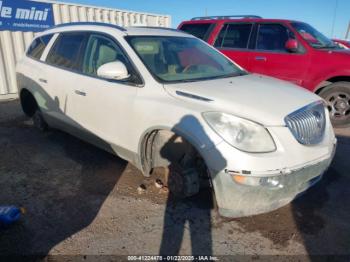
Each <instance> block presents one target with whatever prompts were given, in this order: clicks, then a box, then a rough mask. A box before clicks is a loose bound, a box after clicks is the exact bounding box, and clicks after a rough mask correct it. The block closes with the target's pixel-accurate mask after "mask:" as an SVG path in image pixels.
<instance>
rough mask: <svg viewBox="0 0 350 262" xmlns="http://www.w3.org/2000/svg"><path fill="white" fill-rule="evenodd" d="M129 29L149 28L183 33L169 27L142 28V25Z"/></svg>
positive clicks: (150, 27)
mask: <svg viewBox="0 0 350 262" xmlns="http://www.w3.org/2000/svg"><path fill="white" fill-rule="evenodd" d="M128 27H129V28H149V29H160V30H167V31H172V32H180V33H184V32H183V31H181V30H179V29H176V28H170V27H162V26H143V25H137V26H128Z"/></svg>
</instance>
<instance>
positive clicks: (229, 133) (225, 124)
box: [203, 112, 276, 153]
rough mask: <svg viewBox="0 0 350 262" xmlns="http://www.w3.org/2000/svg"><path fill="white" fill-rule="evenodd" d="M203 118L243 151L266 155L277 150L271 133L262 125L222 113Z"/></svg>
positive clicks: (208, 113)
mask: <svg viewBox="0 0 350 262" xmlns="http://www.w3.org/2000/svg"><path fill="white" fill-rule="evenodd" d="M203 117H204V119H205V120H206V121H207V123H208V124H209V126H210V127H211V128H212V129H213V130H214V131H215V132H216V133H218V135H219V136H221V137H222V138H223V139H224V140H225V141H226V142H227V143H229V144H230V145H232V146H233V147H235V148H237V149H239V150H241V151H245V152H251V153H265V152H272V151H275V150H276V145H275V143H274V141H273V139H272V137H271V135H270V133H269V132H268V131H267V130H266V128H265V127H263V126H262V125H259V124H257V123H254V122H252V121H249V120H246V119H243V118H239V117H236V116H233V115H230V114H226V113H220V112H206V113H203Z"/></svg>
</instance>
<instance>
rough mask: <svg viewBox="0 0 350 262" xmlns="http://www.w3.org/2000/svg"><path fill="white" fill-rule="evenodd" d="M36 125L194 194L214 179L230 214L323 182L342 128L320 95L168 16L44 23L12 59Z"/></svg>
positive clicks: (180, 192)
mask: <svg viewBox="0 0 350 262" xmlns="http://www.w3.org/2000/svg"><path fill="white" fill-rule="evenodd" d="M17 81H18V85H19V88H20V100H21V104H22V107H23V111H24V112H25V114H26V115H28V116H30V117H33V118H34V123H35V125H36V126H38V127H39V128H41V129H45V128H47V127H48V126H50V127H53V128H58V129H61V130H64V131H66V132H69V133H71V134H73V135H75V136H78V137H79V138H82V139H85V140H87V141H88V142H90V143H93V144H95V145H97V146H99V147H102V148H104V149H105V150H108V151H110V152H113V153H115V154H117V155H118V156H120V157H121V158H124V159H126V160H128V161H130V162H131V163H133V164H134V165H135V166H137V167H138V168H139V169H140V170H141V171H142V172H143V174H144V175H145V176H150V175H152V172H154V170H163V171H164V172H165V173H167V174H168V186H169V189H170V191H171V194H173V195H175V196H180V197H187V196H191V195H194V194H196V193H197V192H198V191H199V188H200V185H201V184H202V183H201V181H202V180H205V179H207V180H209V181H211V185H212V186H213V189H214V192H215V196H216V201H217V205H218V207H219V212H220V214H221V215H223V216H227V217H240V216H247V215H253V214H258V213H263V212H267V211H271V210H274V209H276V208H278V207H281V206H283V205H285V204H287V203H289V202H290V201H291V200H293V199H294V198H295V197H296V196H297V195H298V194H299V193H301V192H302V191H305V190H306V189H307V188H309V187H310V186H311V185H313V184H314V183H315V182H317V181H318V180H319V179H320V178H321V176H322V174H323V173H324V171H325V170H326V169H327V167H328V166H329V164H330V162H331V160H332V157H333V154H334V150H335V145H336V139H335V136H334V132H333V129H332V126H331V124H330V121H329V116H328V113H327V110H325V107H324V103H323V101H322V100H321V98H320V97H318V96H317V95H314V94H312V93H311V92H308V91H306V90H304V89H302V88H300V87H298V86H295V85H293V84H290V83H287V82H284V81H280V80H276V79H273V78H270V77H266V76H261V75H256V74H249V73H247V72H246V71H245V70H243V69H242V68H240V67H239V66H238V65H236V64H235V63H234V62H232V61H231V60H230V59H228V58H227V57H225V56H224V55H222V54H220V53H219V52H218V51H216V50H215V49H214V48H212V47H211V46H209V45H207V44H206V43H205V42H203V41H201V40H199V39H197V38H195V37H193V36H191V35H188V34H186V33H183V32H180V31H177V30H173V29H161V28H145V27H130V28H121V27H118V26H113V25H108V24H100V23H73V24H66V25H60V26H57V27H55V28H53V29H50V30H48V31H45V32H44V33H42V34H41V35H39V36H38V37H36V39H34V41H33V43H32V45H31V46H30V47H29V49H28V51H27V55H26V57H25V58H24V59H23V60H22V61H21V62H20V63H19V64H18V66H17Z"/></svg>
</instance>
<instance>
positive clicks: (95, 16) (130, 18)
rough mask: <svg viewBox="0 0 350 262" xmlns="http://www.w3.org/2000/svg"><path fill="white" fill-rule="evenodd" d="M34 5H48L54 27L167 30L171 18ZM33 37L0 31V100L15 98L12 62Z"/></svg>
mask: <svg viewBox="0 0 350 262" xmlns="http://www.w3.org/2000/svg"><path fill="white" fill-rule="evenodd" d="M37 2H46V3H52V6H53V14H54V19H55V24H56V25H57V24H62V23H70V22H86V21H88V22H104V23H111V24H116V25H120V26H133V25H145V26H160V27H170V25H171V19H170V16H168V15H158V14H149V13H140V12H132V11H126V10H118V9H109V8H103V7H97V6H87V5H77V4H73V3H62V2H57V1H37ZM0 30H1V28H0ZM34 36H35V33H34V32H12V31H0V99H1V97H4V96H5V95H14V96H16V94H17V84H16V73H15V67H16V63H17V61H19V60H20V59H21V58H22V57H23V55H24V51H25V49H26V47H27V46H29V44H30V43H31V41H32V39H33V37H34Z"/></svg>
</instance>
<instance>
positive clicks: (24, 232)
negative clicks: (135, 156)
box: [0, 131, 127, 257]
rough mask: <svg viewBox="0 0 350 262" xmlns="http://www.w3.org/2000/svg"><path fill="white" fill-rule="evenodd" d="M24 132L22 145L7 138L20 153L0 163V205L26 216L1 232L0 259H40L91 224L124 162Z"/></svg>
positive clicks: (60, 138)
mask: <svg viewBox="0 0 350 262" xmlns="http://www.w3.org/2000/svg"><path fill="white" fill-rule="evenodd" d="M26 133H27V136H26V138H27V139H30V141H31V142H26V143H27V144H26V145H25V146H23V145H22V146H21V145H20V144H18V140H19V139H18V134H16V135H15V136H11V135H9V140H8V143H9V144H10V145H11V146H13V147H16V146H18V148H17V150H21V152H20V153H19V154H18V156H17V158H16V159H15V161H6V162H7V163H6V162H5V161H1V164H2V166H1V169H0V173H1V176H2V179H1V182H2V183H1V184H2V189H1V192H0V199H1V203H2V204H5V203H7V204H14V205H17V206H23V207H24V208H25V209H26V214H24V216H23V219H21V220H20V222H19V223H17V224H16V225H13V226H11V227H9V228H7V229H3V230H2V231H1V234H0V254H1V255H2V256H4V255H10V256H13V255H15V256H22V255H30V256H42V257H45V256H46V255H48V254H49V252H50V250H51V249H52V248H53V247H55V246H56V245H57V244H59V243H60V242H61V241H63V240H66V239H69V238H70V237H72V236H73V235H74V234H76V233H78V232H79V231H81V230H82V229H84V228H86V227H87V226H89V225H90V224H91V223H92V221H93V220H94V219H95V218H96V216H97V215H98V213H99V211H100V209H101V207H102V205H103V203H104V201H105V200H106V198H107V197H108V195H109V194H110V193H111V192H112V191H113V189H114V188H115V186H116V184H117V183H118V180H119V178H120V176H121V175H122V174H123V171H124V169H125V168H126V166H127V162H126V161H123V160H121V159H119V158H117V157H115V156H113V155H111V154H109V153H107V152H104V151H102V150H100V149H98V148H96V147H94V146H91V145H89V144H86V143H85V142H82V141H80V140H78V139H76V138H74V137H72V136H70V135H68V134H65V133H62V132H59V131H51V132H50V133H49V134H48V135H47V136H46V137H43V138H38V136H41V135H42V134H37V133H35V132H33V131H29V132H28V131H27V132H26ZM28 133H30V134H28ZM32 143H33V144H32ZM15 151H16V149H13V155H14V154H16V153H18V152H15ZM8 153H11V152H7V154H8ZM20 163H23V166H21V167H19V166H16V165H19V164H20ZM14 170H15V171H14ZM5 176H6V177H5ZM13 176H15V177H13Z"/></svg>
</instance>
